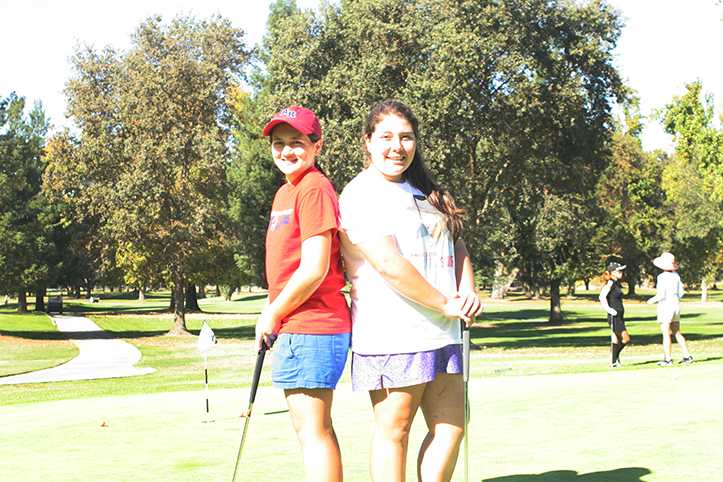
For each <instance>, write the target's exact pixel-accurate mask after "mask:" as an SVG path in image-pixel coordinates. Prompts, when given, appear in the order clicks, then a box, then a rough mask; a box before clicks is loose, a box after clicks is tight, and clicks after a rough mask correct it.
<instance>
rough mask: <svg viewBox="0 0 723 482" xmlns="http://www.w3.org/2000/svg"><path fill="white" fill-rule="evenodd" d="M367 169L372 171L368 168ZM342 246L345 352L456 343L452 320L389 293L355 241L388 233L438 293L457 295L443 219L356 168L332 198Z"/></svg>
mask: <svg viewBox="0 0 723 482" xmlns="http://www.w3.org/2000/svg"><path fill="white" fill-rule="evenodd" d="M372 169H373V168H372ZM339 209H340V212H341V229H342V230H344V231H345V233H346V235H347V236H348V238H349V240H350V241H351V242H352V244H353V245H352V246H349V245H347V244H346V243H343V244H342V254H343V256H344V266H345V270H346V273H347V276H348V277H349V280H350V281H351V284H352V291H351V300H352V305H351V314H352V350H353V351H354V352H355V353H360V354H364V355H379V354H393V353H414V352H418V351H427V350H434V349H437V348H441V347H443V346H446V345H449V344H452V343H460V322H459V320H451V319H448V318H445V317H444V316H442V315H441V313H438V312H436V311H434V310H431V309H429V308H427V307H425V306H422V305H420V304H418V303H415V302H413V301H411V300H409V299H407V298H405V297H403V296H402V295H400V294H399V293H397V292H396V291H395V290H394V289H393V288H392V287H391V286H390V285H389V284H388V283H387V281H386V280H385V279H384V278H383V277H382V276H381V275H380V274H379V273H378V272H377V271H376V270H375V269H374V268H373V267H372V265H371V264H370V263H369V262H368V261H367V260H366V258H364V256H363V255H362V253H361V251H360V250H359V249H358V248H357V247H356V245H357V244H359V243H364V242H368V241H372V240H377V239H380V238H383V237H385V236H392V237H394V239H395V240H396V242H397V245H398V248H399V251H400V253H401V254H402V256H404V257H405V258H406V259H407V260H409V262H410V263H411V264H412V265H413V266H414V267H415V268H416V269H417V270H418V271H419V272H420V273H421V274H422V276H424V278H425V279H426V280H427V281H429V283H430V284H431V285H432V286H434V287H435V288H437V289H438V290H439V291H440V292H442V293H443V294H444V295H445V296H448V297H449V296H453V295H454V294H455V293H456V292H457V281H456V277H455V260H454V242H453V239H452V235H451V233H450V231H449V229H448V228H447V223H446V222H445V218H444V216H443V215H442V214H441V213H440V212H439V211H438V210H437V209H435V208H434V207H433V206H432V205H431V204H430V203H429V202H428V201H427V200H426V198H425V196H424V195H423V194H422V193H421V192H420V191H419V190H417V189H415V188H413V187H412V186H411V185H410V184H409V183H407V182H404V183H397V182H391V181H387V180H385V179H384V178H383V177H381V175H378V174H377V173H375V172H372V171H370V170H368V169H367V170H364V171H362V172H361V173H359V174H358V175H357V176H356V177H355V178H354V179H353V180H352V181H351V182H350V183H349V184H348V185H347V186H346V187H345V188H344V190H343V191H342V193H341V196H340V198H339Z"/></svg>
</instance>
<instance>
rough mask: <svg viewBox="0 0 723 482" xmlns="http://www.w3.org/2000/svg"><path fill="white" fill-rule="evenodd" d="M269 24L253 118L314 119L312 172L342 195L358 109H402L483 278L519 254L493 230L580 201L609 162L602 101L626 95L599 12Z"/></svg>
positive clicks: (605, 18)
mask: <svg viewBox="0 0 723 482" xmlns="http://www.w3.org/2000/svg"><path fill="white" fill-rule="evenodd" d="M272 13H273V15H272V17H271V19H272V21H271V23H270V25H269V29H268V35H267V37H266V38H265V40H264V46H263V49H262V53H261V59H262V61H263V62H264V71H263V73H262V74H261V75H260V80H259V83H258V85H259V86H260V89H261V90H262V91H263V92H264V95H263V96H260V97H259V99H260V100H261V103H262V105H261V107H260V109H261V110H262V111H263V113H264V114H265V115H267V116H268V115H270V114H271V113H272V112H273V111H275V110H277V109H278V108H280V107H281V106H283V105H286V104H290V103H300V104H303V105H306V106H307V107H310V108H312V109H314V110H315V111H316V112H317V114H318V115H319V117H320V119H321V122H322V125H323V126H324V132H325V137H326V139H325V153H323V154H322V157H321V160H320V164H321V165H322V167H323V168H324V170H325V171H326V172H327V173H328V174H329V176H330V177H331V179H332V181H333V182H334V184H335V185H336V186H343V185H344V184H345V183H346V182H348V181H349V180H350V179H351V177H352V176H353V175H354V174H356V173H357V172H358V171H359V169H360V168H361V150H360V148H359V143H358V142H356V141H353V140H355V139H359V133H360V131H361V122H362V119H363V118H364V116H365V115H366V113H367V111H368V109H369V107H370V106H371V105H372V104H373V103H374V102H376V101H378V100H381V99H383V98H386V97H396V98H399V99H401V100H403V101H405V102H406V103H408V104H410V106H411V107H412V108H413V109H414V110H415V112H416V113H417V115H418V117H419V119H420V123H421V125H422V130H423V133H422V143H423V145H420V149H423V150H424V152H425V154H426V157H427V159H428V162H429V164H430V167H431V170H432V171H433V173H434V174H435V175H436V177H437V178H438V179H439V180H440V181H441V183H442V184H443V185H444V186H446V187H447V188H448V189H450V191H451V192H452V193H453V194H454V195H456V198H457V200H458V202H459V204H461V205H462V206H463V207H464V208H465V209H466V213H467V214H466V233H465V235H464V236H465V239H466V240H467V244H468V247H469V249H470V252H471V254H472V256H473V257H474V258H475V259H476V260H478V261H479V263H478V264H480V265H482V266H484V267H485V269H486V270H488V271H489V272H491V271H493V270H494V266H495V265H496V264H502V265H503V266H504V267H506V271H507V272H511V271H513V270H514V268H515V267H519V266H522V265H524V264H525V262H524V258H525V257H526V256H529V255H530V254H529V253H527V252H520V251H518V250H516V249H515V248H514V247H513V246H514V245H515V241H514V240H512V239H509V238H508V237H506V236H505V235H504V233H503V232H502V230H508V228H509V225H508V224H507V223H500V222H498V221H499V220H500V219H504V220H521V222H525V221H524V219H525V218H524V216H522V215H521V213H522V211H525V209H526V208H527V206H519V205H518V204H517V203H518V202H519V201H520V200H524V199H534V200H537V204H535V205H534V208H535V209H541V207H542V205H543V204H542V201H541V200H543V199H544V198H545V197H546V196H547V195H548V194H550V195H559V196H563V197H564V196H567V195H572V196H580V197H582V198H587V197H588V193H589V192H591V190H592V189H593V188H594V182H595V180H596V179H597V176H598V174H599V173H600V172H601V171H602V169H603V168H604V167H605V165H606V164H607V159H608V154H607V150H608V142H607V140H608V139H609V135H610V128H611V116H610V111H611V102H612V100H613V99H615V98H621V97H623V96H624V94H625V92H624V89H623V87H622V82H621V80H620V78H619V75H618V73H617V72H616V71H615V69H614V67H613V65H612V50H613V48H614V46H615V43H616V40H617V37H618V35H619V30H620V25H619V21H618V18H617V16H616V13H615V12H614V11H612V10H611V9H610V8H609V6H607V4H605V3H604V2H599V1H592V2H588V3H582V4H581V3H580V2H571V1H550V2H542V1H539V2H537V1H535V2H493V1H482V2H480V1H476V0H475V1H472V0H466V1H464V0H463V1H452V0H416V1H409V2H396V1H391V0H358V1H354V2H352V1H342V2H341V3H340V5H339V6H332V5H326V6H325V7H324V8H322V10H321V12H320V14H319V15H318V16H316V15H314V14H313V13H312V12H308V11H301V10H299V9H298V8H296V6H295V3H294V2H289V1H279V2H277V3H276V4H275V5H274V10H273V12H272ZM523 187H524V189H528V190H529V191H528V192H521V189H523ZM514 211H520V213H519V215H518V213H515V212H514ZM517 231H518V232H520V233H522V232H524V231H525V230H524V229H522V228H521V229H518V230H517ZM488 240H495V241H494V244H493V243H489V242H488ZM500 243H503V244H500ZM517 244H518V245H519V244H520V243H517ZM495 245H496V246H495ZM493 246H495V248H497V247H503V248H504V249H503V250H502V251H495V249H493ZM515 264H516V265H517V266H515ZM527 265H530V264H529V263H527ZM528 275H532V273H528ZM536 276H537V275H536ZM539 279H541V280H542V279H549V277H548V276H547V273H539Z"/></svg>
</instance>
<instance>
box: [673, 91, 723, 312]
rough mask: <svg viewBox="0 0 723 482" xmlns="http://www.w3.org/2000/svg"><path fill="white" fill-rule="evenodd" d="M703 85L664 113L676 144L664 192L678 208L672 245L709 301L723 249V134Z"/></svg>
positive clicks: (687, 93)
mask: <svg viewBox="0 0 723 482" xmlns="http://www.w3.org/2000/svg"><path fill="white" fill-rule="evenodd" d="M702 89H703V86H702V84H701V83H700V82H693V83H691V84H689V85H687V86H686V93H685V94H684V95H683V96H680V97H675V98H674V99H673V101H672V102H671V103H670V104H668V105H667V106H666V108H665V109H664V111H663V125H664V127H665V129H666V131H667V132H668V133H669V134H671V135H673V138H674V140H675V144H676V146H675V155H674V156H673V158H672V159H671V161H670V163H668V164H667V165H666V167H665V170H664V173H663V188H664V189H665V192H666V195H667V197H668V199H669V201H670V203H671V205H672V212H673V215H674V220H675V222H674V230H673V236H672V239H670V241H669V243H668V244H669V245H671V246H672V247H673V249H674V250H675V251H676V253H678V255H679V257H681V258H682V259H683V260H684V261H686V264H685V267H686V269H685V270H683V276H686V277H689V278H693V277H695V278H697V279H698V280H700V283H701V291H702V293H703V294H702V298H703V300H705V298H706V294H707V286H708V285H709V284H711V283H712V282H714V281H715V274H716V272H717V271H718V264H717V261H718V258H719V256H720V252H721V250H723V133H722V132H720V131H719V130H717V129H716V128H715V127H714V126H713V124H712V123H713V115H714V101H713V97H712V96H710V95H705V96H704V95H703V94H702Z"/></svg>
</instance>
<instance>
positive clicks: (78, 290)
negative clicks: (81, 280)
mask: <svg viewBox="0 0 723 482" xmlns="http://www.w3.org/2000/svg"><path fill="white" fill-rule="evenodd" d="M73 290H74V291H75V297H76V298H77V299H80V285H76V286H74V287H73Z"/></svg>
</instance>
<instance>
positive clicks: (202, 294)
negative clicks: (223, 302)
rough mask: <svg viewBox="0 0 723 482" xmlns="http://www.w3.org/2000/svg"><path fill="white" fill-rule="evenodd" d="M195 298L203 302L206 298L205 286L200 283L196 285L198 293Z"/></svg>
mask: <svg viewBox="0 0 723 482" xmlns="http://www.w3.org/2000/svg"><path fill="white" fill-rule="evenodd" d="M196 298H198V299H199V300H203V299H205V298H206V284H205V283H201V284H200V285H198V293H196Z"/></svg>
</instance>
